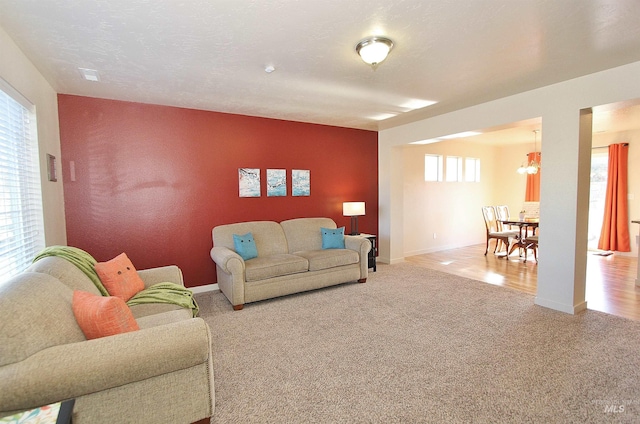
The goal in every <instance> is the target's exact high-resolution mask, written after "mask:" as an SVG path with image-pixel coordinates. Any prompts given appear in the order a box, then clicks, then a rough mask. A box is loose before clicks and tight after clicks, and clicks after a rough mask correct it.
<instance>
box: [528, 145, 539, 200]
mask: <svg viewBox="0 0 640 424" xmlns="http://www.w3.org/2000/svg"><path fill="white" fill-rule="evenodd" d="M532 160H535V161H536V162H537V163H538V164H540V152H532V153H529V155H528V156H527V163H531V161H532ZM524 201H525V202H539V201H540V168H538V172H537V173H536V174H527V191H526V192H525V194H524Z"/></svg>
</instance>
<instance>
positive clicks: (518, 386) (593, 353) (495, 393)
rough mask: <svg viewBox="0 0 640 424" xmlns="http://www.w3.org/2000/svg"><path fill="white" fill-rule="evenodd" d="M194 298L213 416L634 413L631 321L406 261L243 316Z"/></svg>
mask: <svg viewBox="0 0 640 424" xmlns="http://www.w3.org/2000/svg"><path fill="white" fill-rule="evenodd" d="M196 298H197V299H198V302H199V303H200V304H201V305H203V307H202V309H201V316H202V317H204V319H205V320H206V321H207V322H208V323H209V324H210V327H211V331H212V339H213V344H214V345H215V346H216V349H215V355H214V368H215V375H216V385H217V386H216V390H217V396H218V397H217V407H216V414H215V416H214V417H213V419H212V423H225V422H240V421H242V422H255V423H261V422H317V423H324V422H333V423H342V422H344V423H348V422H358V423H364V422H399V423H400V422H403V423H404V422H411V423H422V422H425V423H426V422H549V423H551V422H558V423H559V422H563V423H567V422H572V423H584V422H636V421H637V420H638V416H639V413H638V411H639V405H638V404H639V403H640V400H639V399H638V393H639V390H640V383H639V381H640V379H639V377H640V371H639V368H638V366H637V365H638V360H637V350H638V337H639V336H640V322H637V321H631V320H626V319H623V318H619V317H616V316H613V315H608V314H604V313H601V312H596V311H586V312H583V313H581V314H579V315H577V316H573V315H568V314H565V313H562V312H557V311H553V310H550V309H547V308H544V307H541V306H536V305H534V304H533V296H532V295H528V294H525V293H522V292H520V291H517V290H513V289H509V288H504V287H496V286H493V285H490V284H485V283H481V282H478V281H474V280H470V279H466V278H463V277H458V276H454V275H451V274H445V273H442V272H440V271H435V270H429V269H426V268H422V267H419V266H416V265H412V264H410V263H402V264H397V265H380V266H378V270H377V272H375V273H373V272H372V273H370V274H369V278H368V280H367V283H366V284H357V283H354V284H346V285H341V286H335V287H330V288H325V289H321V290H318V291H313V292H306V293H300V294H295V295H290V296H287V297H283V298H277V299H273V300H266V301H262V302H258V303H255V304H251V305H248V306H246V307H245V308H244V309H243V311H242V312H235V311H233V310H231V308H230V307H229V303H228V301H227V299H226V298H225V297H224V296H223V295H222V294H221V293H219V292H210V293H203V294H199V295H197V296H196ZM240 417H241V418H240Z"/></svg>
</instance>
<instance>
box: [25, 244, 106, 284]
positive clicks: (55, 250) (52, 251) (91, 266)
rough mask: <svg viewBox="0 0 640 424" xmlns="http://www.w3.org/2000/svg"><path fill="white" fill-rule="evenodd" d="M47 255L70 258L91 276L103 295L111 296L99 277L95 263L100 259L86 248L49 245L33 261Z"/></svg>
mask: <svg viewBox="0 0 640 424" xmlns="http://www.w3.org/2000/svg"><path fill="white" fill-rule="evenodd" d="M47 256H58V257H59V258H63V259H66V260H68V261H69V262H71V263H72V264H74V265H75V266H76V267H78V268H79V269H80V271H82V272H84V273H85V275H86V276H87V277H89V279H90V280H91V281H92V282H93V284H95V286H96V287H97V288H98V290H99V291H100V293H101V294H102V295H103V296H109V292H108V291H107V289H105V288H104V286H103V285H102V281H100V277H98V273H97V272H96V269H95V265H96V263H98V261H96V260H95V259H94V258H93V256H91V255H90V254H88V253H87V252H85V251H84V250H82V249H78V248H77V247H71V246H49V247H46V248H45V249H44V250H42V251H41V252H40V253H38V254H37V255H36V257H35V258H34V259H33V262H36V261H37V260H39V259H42V258H45V257H47Z"/></svg>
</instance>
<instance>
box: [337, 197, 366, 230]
mask: <svg viewBox="0 0 640 424" xmlns="http://www.w3.org/2000/svg"><path fill="white" fill-rule="evenodd" d="M342 215H344V216H350V217H351V235H352V236H356V235H358V234H360V233H359V232H358V216H360V215H364V202H344V203H342Z"/></svg>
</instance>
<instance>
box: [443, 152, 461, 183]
mask: <svg viewBox="0 0 640 424" xmlns="http://www.w3.org/2000/svg"><path fill="white" fill-rule="evenodd" d="M446 171H447V172H446V175H447V177H446V181H462V158H461V157H458V156H447V169H446Z"/></svg>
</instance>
